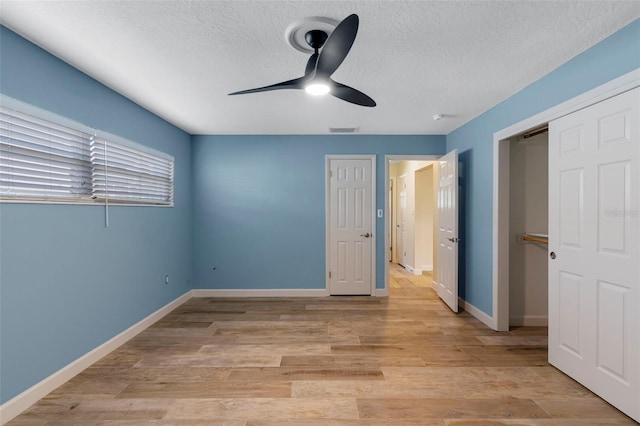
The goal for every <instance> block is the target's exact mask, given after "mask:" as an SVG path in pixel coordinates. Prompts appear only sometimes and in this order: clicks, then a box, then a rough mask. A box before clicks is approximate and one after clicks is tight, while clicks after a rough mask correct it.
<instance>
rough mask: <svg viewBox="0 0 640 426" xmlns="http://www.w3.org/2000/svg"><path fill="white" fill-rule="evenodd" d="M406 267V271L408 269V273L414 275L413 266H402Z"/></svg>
mask: <svg viewBox="0 0 640 426" xmlns="http://www.w3.org/2000/svg"><path fill="white" fill-rule="evenodd" d="M402 266H403V267H404V269H406V270H407V271H409V272H411V273H413V266H411V265H402Z"/></svg>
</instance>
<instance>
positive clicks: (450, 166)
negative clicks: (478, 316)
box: [436, 150, 459, 312]
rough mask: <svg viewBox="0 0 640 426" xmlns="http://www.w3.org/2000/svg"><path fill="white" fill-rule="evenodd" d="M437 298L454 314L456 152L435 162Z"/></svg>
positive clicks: (456, 238)
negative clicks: (436, 177)
mask: <svg viewBox="0 0 640 426" xmlns="http://www.w3.org/2000/svg"><path fill="white" fill-rule="evenodd" d="M438 171H439V173H438V236H437V238H438V276H437V285H436V287H437V289H438V296H439V297H440V298H441V299H442V300H443V301H444V302H445V303H446V304H447V305H449V307H450V308H451V310H452V311H453V312H458V241H459V236H458V150H453V151H451V152H449V153H448V154H447V155H444V156H442V157H440V160H438Z"/></svg>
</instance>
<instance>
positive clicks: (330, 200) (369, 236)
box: [327, 156, 375, 295]
mask: <svg viewBox="0 0 640 426" xmlns="http://www.w3.org/2000/svg"><path fill="white" fill-rule="evenodd" d="M327 163H328V164H327V166H328V186H327V204H328V205H327V212H328V223H327V247H328V249H327V261H328V271H327V280H328V281H327V282H328V289H329V293H330V294H331V295H372V294H373V293H374V289H375V282H374V276H375V274H374V272H373V268H374V267H375V243H374V241H375V239H374V238H375V236H374V230H375V229H374V228H375V218H374V216H373V215H374V208H375V206H374V202H375V200H374V194H375V189H374V188H375V156H328V157H327Z"/></svg>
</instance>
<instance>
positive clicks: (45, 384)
mask: <svg viewBox="0 0 640 426" xmlns="http://www.w3.org/2000/svg"><path fill="white" fill-rule="evenodd" d="M189 299H191V291H188V292H186V293H185V294H183V295H182V296H180V297H178V298H177V299H175V300H174V301H172V302H169V303H168V304H166V305H165V306H163V307H162V308H160V309H158V310H157V311H155V312H154V313H152V314H151V315H149V316H147V317H146V318H144V319H142V320H141V321H139V322H137V323H136V324H134V325H132V326H131V327H129V328H127V329H126V330H124V331H123V332H121V333H120V334H118V335H116V336H114V337H112V338H111V339H109V340H107V341H106V342H104V343H103V344H101V345H100V346H98V347H96V348H95V349H93V350H91V351H89V352H87V353H86V354H84V355H82V356H81V357H80V358H78V359H76V360H75V361H72V362H71V363H69V364H67V365H66V366H64V367H62V368H61V369H60V370H58V371H56V372H55V373H53V374H51V375H50V376H48V377H46V378H45V379H43V380H41V381H40V382H39V383H36V384H35V385H33V386H31V387H30V388H29V389H27V390H25V391H24V392H22V393H21V394H19V395H16V396H15V397H13V398H12V399H10V400H9V401H7V402H5V403H4V404H2V406H0V424H5V423H7V422H9V421H10V420H12V419H13V418H15V417H16V416H18V415H19V414H20V413H22V412H23V411H25V410H26V409H27V408H29V407H30V406H32V405H33V404H35V403H36V402H38V400H40V399H42V398H43V397H44V396H46V395H47V394H48V393H50V392H51V391H53V390H54V389H56V388H58V387H59V386H61V385H63V384H64V383H66V382H67V381H69V380H71V379H72V378H73V377H75V376H76V375H78V374H79V373H81V372H82V371H84V370H85V369H86V368H88V367H90V366H91V365H92V364H93V363H95V362H97V361H98V360H99V359H100V358H102V357H104V356H105V355H107V354H109V353H110V352H113V351H114V350H116V349H117V348H118V347H120V346H122V345H123V344H124V343H126V342H127V341H128V340H130V339H132V338H133V337H135V336H136V335H137V334H139V333H140V332H142V331H144V330H145V329H146V328H147V327H149V326H150V325H152V324H153V323H155V322H156V321H158V320H159V319H161V318H162V317H164V316H165V315H167V314H168V313H169V312H171V311H173V310H174V309H175V308H177V307H178V306H180V305H182V304H183V303H184V302H186V301H187V300H189Z"/></svg>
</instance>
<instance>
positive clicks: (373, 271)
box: [324, 154, 386, 296]
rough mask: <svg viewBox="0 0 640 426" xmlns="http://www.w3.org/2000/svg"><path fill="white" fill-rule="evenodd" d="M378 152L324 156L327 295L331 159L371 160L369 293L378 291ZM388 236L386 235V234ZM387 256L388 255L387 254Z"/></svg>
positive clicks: (329, 289)
mask: <svg viewBox="0 0 640 426" xmlns="http://www.w3.org/2000/svg"><path fill="white" fill-rule="evenodd" d="M376 159H377V156H376V154H356V155H342V154H328V155H325V156H324V165H325V170H324V173H325V202H324V217H325V243H324V246H325V265H326V266H325V279H326V281H325V282H326V291H327V295H330V293H331V282H330V280H329V269H330V267H331V253H330V251H331V250H330V249H331V247H330V243H329V241H330V237H331V234H330V231H331V228H330V226H331V223H330V218H331V212H330V211H329V209H330V203H329V201H330V199H329V197H330V191H331V187H330V185H331V179H330V171H331V160H369V161H371V228H372V229H371V288H370V290H369V295H370V296H373V295H374V294H375V292H376V251H377V250H376V241H377V240H378V238H377V237H378V236H377V229H378V228H377V224H378V222H377V220H378V218H377V214H376V188H377V179H378V176H377V174H376ZM385 238H386V236H385ZM385 257H386V255H385Z"/></svg>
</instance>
